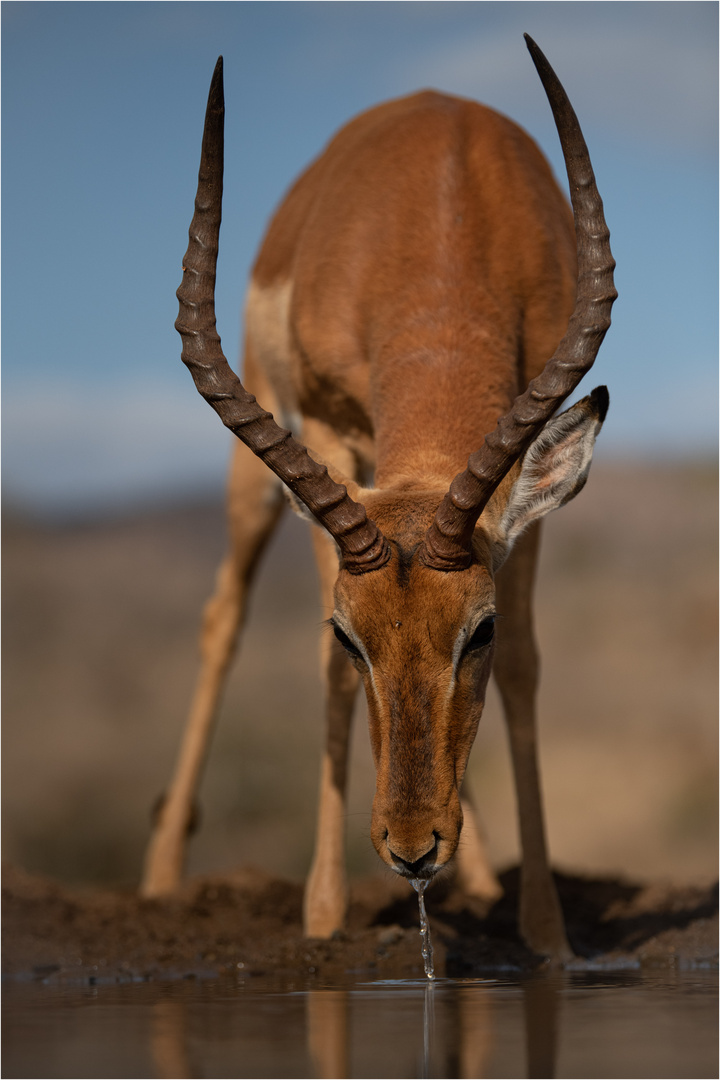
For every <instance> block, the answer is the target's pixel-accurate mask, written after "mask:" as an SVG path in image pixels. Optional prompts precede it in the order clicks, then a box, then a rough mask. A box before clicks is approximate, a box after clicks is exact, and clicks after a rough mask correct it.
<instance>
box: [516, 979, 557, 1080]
mask: <svg viewBox="0 0 720 1080" xmlns="http://www.w3.org/2000/svg"><path fill="white" fill-rule="evenodd" d="M564 986H565V973H564V972H563V971H548V972H541V973H539V974H537V975H534V976H531V977H530V978H529V979H526V980H525V981H524V982H523V1012H524V1014H525V1051H526V1054H527V1075H528V1076H529V1077H549V1078H552V1077H554V1076H555V1064H556V1057H555V1056H556V1052H557V1044H558V1029H559V1012H560V999H561V991H562V990H563V988H564Z"/></svg>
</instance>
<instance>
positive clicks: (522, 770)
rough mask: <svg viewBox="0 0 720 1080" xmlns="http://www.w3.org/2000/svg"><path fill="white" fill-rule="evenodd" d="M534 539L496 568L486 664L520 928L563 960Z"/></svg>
mask: <svg viewBox="0 0 720 1080" xmlns="http://www.w3.org/2000/svg"><path fill="white" fill-rule="evenodd" d="M539 538H540V528H539V525H534V526H531V527H530V528H529V529H528V531H527V532H526V533H525V535H524V536H522V537H521V538H520V539H519V540H518V541H517V544H516V545H515V547H514V549H513V551H512V553H511V555H510V557H509V559H508V561H507V563H506V565H505V566H504V567H503V568H502V570H501V571H500V574H499V575H498V580H497V607H498V612H500V614H501V615H502V616H503V618H502V620H501V622H500V627H499V631H498V641H497V650H496V653H495V661H494V668H493V671H494V674H495V678H496V681H497V684H498V688H499V690H500V695H501V697H502V702H503V709H504V712H505V720H506V722H507V725H508V734H509V738H510V751H511V754H512V763H513V772H514V776H515V790H516V793H517V801H518V814H519V818H520V841H521V845H522V870H521V877H520V932H521V934H522V936H523V938H524V939H525V941H526V942H527V944H528V945H529V946H530V948H531V949H532V950H533V952H536V953H538V954H539V955H543V956H550V957H552V958H553V959H554V960H560V961H562V960H570V959H571V958H572V955H573V954H572V950H571V948H570V946H569V944H568V940H567V937H566V935H565V924H564V920H563V914H562V909H561V907H560V902H559V900H558V895H557V890H556V888H555V882H554V881H553V877H552V873H551V871H550V864H549V860H548V852H547V842H546V839H545V821H544V813H543V804H542V794H541V790H540V771H539V768H538V759H537V732H536V719H535V696H536V691H537V683H538V658H537V650H536V648H535V641H534V636H533V627H532V591H533V580H534V576H535V564H536V560H537V549H538V542H539Z"/></svg>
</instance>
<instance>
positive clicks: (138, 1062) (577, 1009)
mask: <svg viewBox="0 0 720 1080" xmlns="http://www.w3.org/2000/svg"><path fill="white" fill-rule="evenodd" d="M3 997H4V1021H3V1023H4V1035H3V1076H7V1077H13V1078H22V1077H33V1078H35V1077H75V1078H78V1080H80V1078H84V1077H91V1078H93V1080H94V1078H102V1077H122V1078H131V1077H161V1078H162V1077H168V1078H183V1077H216V1078H220V1077H233V1078H242V1077H253V1078H255V1077H257V1078H265V1077H267V1078H281V1077H336V1078H340V1077H365V1078H371V1077H386V1078H390V1077H403V1078H404V1077H496V1078H497V1077H524V1076H531V1077H573V1078H578V1080H579V1078H582V1077H601V1078H606V1080H610V1078H613V1077H622V1078H634V1077H652V1078H656V1080H660V1078H663V1077H674V1078H683V1077H688V1078H695V1080H697V1078H703V1077H716V1076H717V1075H718V1062H717V1045H718V1043H717V976H716V975H715V974H714V973H709V972H703V971H700V972H692V973H677V974H676V973H668V972H662V973H650V974H643V973H640V972H626V973H621V974H617V973H615V974H603V975H597V974H593V975H589V974H587V973H582V974H581V973H577V972H573V973H569V972H563V973H554V974H553V973H549V974H544V975H543V974H541V975H535V976H533V977H530V978H526V979H523V980H522V981H517V980H515V981H511V980H509V979H507V980H506V979H499V978H498V979H487V980H480V979H469V980H458V979H436V980H435V981H434V983H429V982H428V980H423V981H419V980H418V981H384V982H363V981H358V980H355V981H348V982H347V983H346V984H344V985H333V986H328V985H322V984H314V983H307V984H299V983H293V982H281V981H277V980H266V979H261V978H255V977H247V978H242V977H238V979H237V981H234V980H230V979H223V980H214V979H213V980H197V979H193V980H179V981H175V982H168V983H156V982H144V983H126V984H120V985H117V984H109V985H97V986H93V987H72V986H53V985H49V984H44V983H42V982H35V983H8V984H6V985H5V988H4V995H3Z"/></svg>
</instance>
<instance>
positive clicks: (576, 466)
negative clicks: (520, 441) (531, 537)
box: [498, 386, 610, 551]
mask: <svg viewBox="0 0 720 1080" xmlns="http://www.w3.org/2000/svg"><path fill="white" fill-rule="evenodd" d="M609 403H610V395H609V394H608V391H607V387H606V386H598V387H597V388H596V389H595V390H593V392H592V393H591V394H590V395H589V397H586V398H583V399H582V401H578V402H577V403H576V404H575V405H573V406H572V408H570V409H568V410H567V411H566V412H564V413H560V415H559V416H556V417H554V418H553V419H552V420H550V421H549V422H548V423H547V424H546V425H545V427H544V428H543V429H542V431H541V432H540V434H539V435H538V437H537V439H536V440H535V442H534V443H532V444H531V445H530V447H529V448H528V450H527V451H526V452H525V456H524V458H523V459H522V463H521V465H520V471H519V475H518V477H517V479H516V480H515V483H514V484H513V486H512V488H511V490H510V493H509V496H508V499H507V503H506V505H505V508H504V510H503V511H502V513H501V516H500V521H499V526H498V528H499V532H500V536H501V538H502V540H503V541H504V543H505V544H506V545H507V551H509V550H510V547H511V546H512V544H513V543H514V541H515V540H517V538H518V536H519V535H520V533H522V532H523V531H524V530H525V529H526V528H527V527H528V525H530V524H531V523H532V522H533V521H538V520H539V519H540V518H542V517H544V516H545V514H548V513H550V511H551V510H556V509H557V508H558V507H559V506H563V504H564V503H566V502H569V501H570V499H574V498H575V496H576V495H577V493H578V492H579V491H581V490H582V489H583V487H584V486H585V481H586V480H587V478H588V473H589V471H590V462H591V461H592V454H593V447H594V446H595V439H596V438H597V436H598V434H599V432H600V428H601V427H602V425H603V420H604V419H605V415H606V413H607V410H608V405H609Z"/></svg>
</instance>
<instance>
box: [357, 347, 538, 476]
mask: <svg viewBox="0 0 720 1080" xmlns="http://www.w3.org/2000/svg"><path fill="white" fill-rule="evenodd" d="M460 336H461V335H460V333H458V332H453V330H452V329H451V328H450V329H447V330H445V331H444V332H442V333H439V334H437V335H435V340H434V341H433V340H430V341H428V340H425V341H423V344H422V345H417V344H414V343H413V344H411V343H407V342H406V343H405V345H406V347H405V348H402V347H400V348H399V350H398V351H395V350H396V349H398V346H401V345H402V343H401V342H399V341H394V342H393V352H394V355H387V354H386V355H384V356H383V357H382V359H381V362H380V363H378V364H377V367H376V368H375V371H376V374H375V377H374V379H373V384H372V389H373V397H374V401H373V412H374V417H375V424H376V426H375V440H376V448H377V458H376V467H375V483H376V485H377V486H378V487H382V488H390V487H398V486H419V487H422V488H434V487H436V486H439V487H442V488H447V486H448V484H449V483H450V481H451V480H452V478H453V477H454V476H455V475H456V474H457V472H458V471H459V470H461V469H463V468H465V466H466V464H467V460H468V456H469V455H470V454H471V453H472V452H473V450H475V449H477V448H478V447H479V446H481V445H482V443H483V440H484V437H485V435H486V434H487V433H488V432H490V431H492V430H493V429H494V427H495V424H496V423H497V419H498V417H499V416H502V415H503V414H504V413H505V412H507V410H508V409H509V408H510V406H511V404H512V402H513V400H514V398H515V396H516V395H517V393H518V389H519V387H518V361H517V345H516V344H515V343H514V342H512V341H508V340H507V339H505V341H503V344H502V345H498V337H497V335H496V336H495V338H494V340H493V341H492V342H491V341H490V340H489V334H488V333H487V332H483V331H482V330H468V329H467V328H463V330H462V337H463V338H464V340H463V345H462V349H460V348H458V347H457V345H456V344H455V342H456V341H457V340H458V338H459V337H460ZM503 346H504V347H503Z"/></svg>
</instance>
